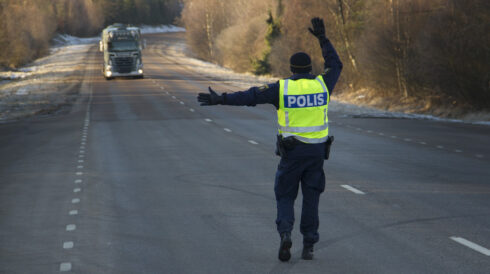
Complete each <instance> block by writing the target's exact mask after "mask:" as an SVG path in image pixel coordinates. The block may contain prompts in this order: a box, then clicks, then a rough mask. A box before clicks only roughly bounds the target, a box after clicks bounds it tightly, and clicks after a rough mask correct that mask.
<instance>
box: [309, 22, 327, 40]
mask: <svg viewBox="0 0 490 274" xmlns="http://www.w3.org/2000/svg"><path fill="white" fill-rule="evenodd" d="M311 25H313V29H311V28H308V30H309V31H310V32H311V34H313V35H315V37H316V38H318V39H320V38H322V37H325V25H324V24H323V19H321V18H319V17H315V18H313V19H311Z"/></svg>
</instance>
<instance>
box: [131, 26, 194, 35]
mask: <svg viewBox="0 0 490 274" xmlns="http://www.w3.org/2000/svg"><path fill="white" fill-rule="evenodd" d="M139 28H140V29H141V33H143V34H150V33H164V32H182V31H185V29H184V28H181V27H177V26H173V25H160V26H147V25H141V26H139Z"/></svg>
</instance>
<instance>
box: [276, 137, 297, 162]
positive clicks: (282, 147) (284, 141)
mask: <svg viewBox="0 0 490 274" xmlns="http://www.w3.org/2000/svg"><path fill="white" fill-rule="evenodd" d="M298 142H299V141H298V140H296V139H295V138H294V137H293V136H289V137H286V138H284V137H282V135H277V141H276V155H277V156H281V157H286V156H287V152H288V150H291V149H293V148H294V147H295V146H296V144H297V143H298Z"/></svg>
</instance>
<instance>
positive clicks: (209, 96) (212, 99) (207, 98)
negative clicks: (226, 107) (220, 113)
mask: <svg viewBox="0 0 490 274" xmlns="http://www.w3.org/2000/svg"><path fill="white" fill-rule="evenodd" d="M197 101H198V102H199V103H201V106H212V105H220V104H222V103H223V95H218V94H217V93H216V92H214V90H213V89H212V88H211V87H209V93H199V95H198V96H197Z"/></svg>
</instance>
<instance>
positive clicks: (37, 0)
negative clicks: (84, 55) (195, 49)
mask: <svg viewBox="0 0 490 274" xmlns="http://www.w3.org/2000/svg"><path fill="white" fill-rule="evenodd" d="M180 9H181V4H180V1H179V0H0V48H1V49H2V50H1V51H0V68H1V67H4V68H15V67H18V66H19V65H22V64H25V63H27V62H29V61H31V60H33V59H34V58H36V57H39V56H41V55H43V54H45V53H46V52H47V50H48V49H49V43H50V41H51V39H52V38H53V36H54V35H55V34H56V33H65V34H70V35H75V36H92V35H96V34H98V33H99V31H100V30H101V29H102V28H103V27H104V26H106V25H108V24H112V23H115V22H119V23H130V24H170V23H172V22H173V21H174V19H175V18H176V17H177V16H178V15H179V14H180Z"/></svg>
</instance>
